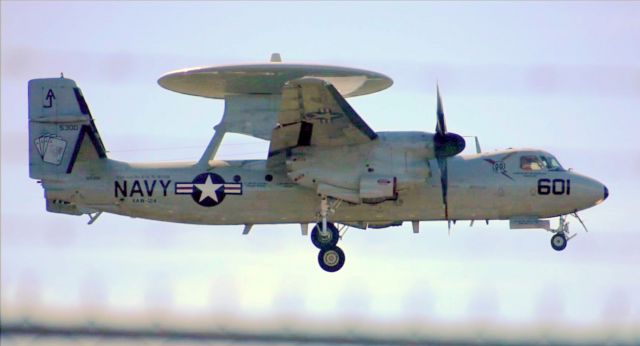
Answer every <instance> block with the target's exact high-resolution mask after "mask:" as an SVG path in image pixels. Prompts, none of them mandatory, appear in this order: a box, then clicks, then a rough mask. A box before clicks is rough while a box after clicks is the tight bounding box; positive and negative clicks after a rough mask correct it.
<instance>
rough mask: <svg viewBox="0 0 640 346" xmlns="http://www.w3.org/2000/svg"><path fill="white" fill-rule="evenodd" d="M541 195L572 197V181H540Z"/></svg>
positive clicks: (539, 191)
mask: <svg viewBox="0 0 640 346" xmlns="http://www.w3.org/2000/svg"><path fill="white" fill-rule="evenodd" d="M538 194H539V195H548V194H554V195H565V194H566V195H570V194H571V179H566V180H565V179H553V180H551V179H538Z"/></svg>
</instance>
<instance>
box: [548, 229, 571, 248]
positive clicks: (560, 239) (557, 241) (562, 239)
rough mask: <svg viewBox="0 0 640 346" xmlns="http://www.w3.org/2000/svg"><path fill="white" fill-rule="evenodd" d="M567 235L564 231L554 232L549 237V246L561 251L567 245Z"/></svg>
mask: <svg viewBox="0 0 640 346" xmlns="http://www.w3.org/2000/svg"><path fill="white" fill-rule="evenodd" d="M567 242H568V240H567V237H566V236H565V235H564V233H556V234H555V235H554V236H553V237H551V247H552V248H553V249H554V250H556V251H562V250H564V248H566V247H567Z"/></svg>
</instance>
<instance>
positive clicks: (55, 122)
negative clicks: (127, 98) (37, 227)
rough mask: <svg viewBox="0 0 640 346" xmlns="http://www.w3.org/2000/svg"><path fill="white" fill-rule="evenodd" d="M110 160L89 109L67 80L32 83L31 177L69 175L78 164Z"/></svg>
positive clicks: (30, 127)
mask: <svg viewBox="0 0 640 346" xmlns="http://www.w3.org/2000/svg"><path fill="white" fill-rule="evenodd" d="M104 158H106V151H105V148H104V145H103V143H102V139H100V135H99V134H98V130H97V129H96V126H95V124H94V122H93V117H92V116H91V112H90V111H89V107H88V106H87V103H86V101H85V99H84V96H82V91H80V89H79V88H78V87H77V86H76V83H75V82H74V81H73V80H71V79H67V78H62V77H61V78H47V79H33V80H30V81H29V176H30V177H31V178H34V179H43V178H53V177H55V176H57V175H62V174H69V173H71V172H72V171H73V167H74V165H75V163H76V162H78V161H88V160H99V159H104Z"/></svg>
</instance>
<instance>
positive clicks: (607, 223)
mask: <svg viewBox="0 0 640 346" xmlns="http://www.w3.org/2000/svg"><path fill="white" fill-rule="evenodd" d="M1 10H2V17H1V25H2V26H1V29H2V32H1V33H2V37H1V38H2V39H1V41H2V43H1V63H2V71H1V72H2V84H1V91H2V95H1V97H2V98H1V103H2V104H1V114H2V151H1V154H2V161H1V163H2V171H1V172H2V200H1V201H2V209H1V213H2V214H1V215H2V223H1V227H2V230H1V236H2V239H1V240H2V244H1V248H0V249H1V252H2V253H1V261H2V263H1V269H2V272H1V282H0V289H1V294H2V297H1V299H2V300H1V303H2V319H3V320H6V319H10V318H17V317H18V316H22V315H25V314H26V315H29V314H35V315H38V314H41V315H42V316H44V315H46V314H47V313H48V314H51V311H58V310H57V309H62V310H64V311H76V310H77V311H81V312H80V313H79V314H80V316H84V317H86V316H88V315H92V314H93V315H96V314H98V313H96V311H111V312H110V313H111V314H112V315H109V316H112V317H113V316H120V315H121V314H123V311H129V312H130V311H150V310H153V311H155V310H154V309H161V310H162V311H168V312H170V313H171V314H184V313H186V314H195V315H197V316H201V315H207V314H209V315H215V316H221V314H223V313H231V314H232V315H234V316H236V317H238V318H240V319H245V318H253V319H261V318H262V319H269V318H271V317H273V316H298V317H299V318H300V319H303V320H304V319H305V318H306V319H318V320H322V321H333V322H335V321H337V322H338V323H340V321H347V322H349V321H351V322H350V323H354V322H353V321H373V322H371V323H385V321H386V322H394V323H401V322H402V321H405V320H419V321H424V320H426V321H431V322H433V323H436V322H437V323H443V324H452V325H459V324H462V325H474V323H476V322H477V321H486V322H487V323H490V324H502V325H503V326H504V325H506V326H532V325H533V326H536V325H540V324H544V323H551V324H554V323H556V322H557V323H559V324H561V325H563V326H564V325H566V326H573V327H576V328H578V329H580V328H582V330H588V329H590V328H593V327H594V326H600V327H602V326H605V328H607V330H608V331H609V333H611V334H612V335H618V337H621V338H623V339H624V338H627V339H624V340H636V341H638V340H640V335H639V332H638V330H640V295H639V294H638V292H639V291H640V270H639V269H638V268H639V267H638V264H639V263H640V235H639V230H638V225H637V221H636V220H635V218H634V217H635V216H636V214H637V213H638V211H639V210H640V203H639V199H638V196H639V195H640V183H639V180H640V179H639V178H640V149H639V148H638V144H640V143H639V141H638V131H639V130H640V114H639V113H640V3H638V2H582V3H551V2H535V3H531V2H527V3H515V2H513V3H512V2H492V3H466V2H465V3H441V2H437V3H420V2H410V3H399V2H393V3H386V2H375V3H368V2H356V3H332V2H326V3H314V2H304V3H294V2H279V3H268V2H248V3H224V2H180V3H178V2H169V1H164V2H53V1H47V2H35V1H34V2H31V1H30V2H17V1H15V2H14V1H2V3H1ZM272 52H279V53H281V54H282V56H283V59H284V60H285V61H294V62H309V63H319V64H335V65H344V66H352V67H357V68H364V69H370V70H373V71H377V72H381V73H384V74H386V75H388V76H390V77H391V78H393V79H394V85H393V86H392V87H391V88H390V89H387V90H385V91H383V92H380V93H377V94H373V95H368V96H362V97H357V98H350V99H348V101H349V102H350V103H351V104H352V105H353V107H354V108H355V109H356V110H357V111H358V112H359V114H360V115H361V116H362V117H363V118H364V119H365V120H366V121H367V123H368V124H369V125H370V126H371V127H372V128H373V129H374V130H377V131H383V130H384V131H387V130H398V131H401V130H424V131H433V128H434V126H435V82H436V80H439V83H440V87H441V90H442V94H443V98H444V105H445V110H446V114H447V122H448V126H449V129H450V130H452V131H454V132H457V133H461V134H466V135H478V136H479V137H480V141H481V144H482V147H483V150H485V151H488V150H495V149H501V148H506V147H535V148H540V149H545V150H548V151H550V152H552V153H554V154H555V155H556V156H557V157H558V159H559V160H560V162H561V163H562V164H563V165H564V166H565V167H571V168H574V169H575V170H576V171H578V172H580V173H583V174H586V175H589V176H592V177H594V178H596V179H598V180H599V181H601V182H603V183H605V184H606V185H607V186H608V188H609V190H610V192H611V196H610V197H609V199H608V200H607V201H606V202H605V203H604V204H602V205H600V206H598V207H596V208H593V209H589V210H586V211H584V212H582V213H581V216H582V217H583V219H584V221H585V222H586V223H587V226H588V227H589V230H590V232H589V233H586V234H585V233H584V232H583V231H582V230H581V229H580V228H579V227H577V223H576V222H572V226H573V227H572V229H573V230H574V231H577V232H578V233H579V235H578V237H576V238H575V239H573V240H572V241H571V242H570V244H569V246H568V248H567V249H566V250H565V251H564V252H562V253H556V252H555V251H553V250H552V249H551V247H550V245H549V239H550V236H551V234H548V233H545V232H543V231H535V230H532V231H517V230H509V229H508V222H505V221H497V222H492V223H491V224H490V225H489V226H485V225H484V224H481V225H475V226H474V227H472V228H470V227H469V226H468V223H458V224H457V225H456V226H454V230H453V232H452V235H451V236H447V231H446V224H445V223H444V222H433V223H422V233H421V234H419V235H414V234H412V233H411V225H410V224H405V225H404V226H403V227H399V228H390V229H386V230H375V231H360V230H350V231H349V232H348V233H347V235H346V238H345V240H343V242H341V247H342V248H343V249H344V250H345V252H346V254H347V262H346V264H345V267H344V268H343V269H342V270H341V271H340V272H339V273H337V274H334V275H331V274H327V273H324V272H322V270H321V269H319V267H318V265H317V260H316V256H317V251H316V250H315V248H313V246H312V245H311V243H310V241H309V239H307V238H304V237H301V236H300V234H299V226H298V225H282V226H256V227H254V229H253V231H252V233H251V234H250V235H249V236H246V237H245V236H241V229H242V228H241V227H240V226H234V227H220V226H191V225H180V224H170V223H161V222H155V221H147V220H141V219H130V218H126V217H121V216H115V215H102V217H101V218H100V219H99V220H98V221H97V222H96V223H95V224H93V225H91V226H88V225H86V222H87V218H86V217H74V216H68V215H60V214H51V213H47V212H46V211H45V201H44V199H43V191H42V189H41V187H40V185H38V184H37V183H36V182H35V181H33V180H30V179H29V177H28V166H27V82H28V80H29V79H32V78H42V77H55V76H59V74H60V72H64V75H65V77H68V78H72V79H74V80H75V81H76V82H77V83H78V85H79V86H80V88H82V90H83V93H84V95H85V97H86V99H87V101H88V103H89V106H90V108H91V111H92V113H93V115H94V117H95V119H96V123H97V126H98V129H99V131H100V134H101V136H102V138H103V141H104V143H105V146H106V147H107V150H109V153H108V155H110V156H111V157H113V158H116V159H122V160H129V161H161V160H190V159H194V160H195V159H197V158H199V156H200V155H201V153H202V151H203V150H204V147H205V145H206V144H207V143H208V141H209V139H210V137H211V135H212V127H213V125H215V124H216V123H217V122H218V121H219V120H220V117H221V114H222V111H223V102H222V101H218V100H210V99H204V98H197V97H192V96H185V95H181V94H176V93H173V92H170V91H167V90H164V89H162V88H161V87H159V86H158V85H157V82H156V81H157V79H158V78H159V77H160V76H161V75H162V74H164V73H166V72H168V71H171V70H175V69H180V68H185V67H192V66H205V65H218V64H230V63H242V62H257V61H260V62H263V61H266V60H268V58H269V55H270V54H271V53H272ZM266 148H267V144H266V142H262V141H259V140H252V139H250V138H247V137H243V136H231V138H230V139H228V140H226V141H225V143H223V148H222V150H221V152H220V153H219V157H221V158H225V159H231V158H264V157H265V156H266ZM74 309H75V310H74ZM78 309H79V310H78ZM171 314H170V315H171ZM207 316H208V315H207ZM84 317H83V318H84ZM93 318H96V317H95V316H93ZM334 319H337V320H334ZM356 324H357V323H356ZM634 338H635V339H634Z"/></svg>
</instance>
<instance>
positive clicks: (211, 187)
mask: <svg viewBox="0 0 640 346" xmlns="http://www.w3.org/2000/svg"><path fill="white" fill-rule="evenodd" d="M175 187H176V195H191V198H192V199H193V201H194V202H196V203H198V204H199V205H201V206H203V207H215V206H216V205H218V204H220V203H222V201H223V200H224V198H225V196H226V195H241V194H242V184H241V183H226V182H225V181H224V179H223V178H222V177H221V176H219V175H218V174H215V173H202V174H198V175H197V176H196V177H195V178H193V180H192V181H191V182H182V183H181V182H178V183H176V184H175Z"/></svg>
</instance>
